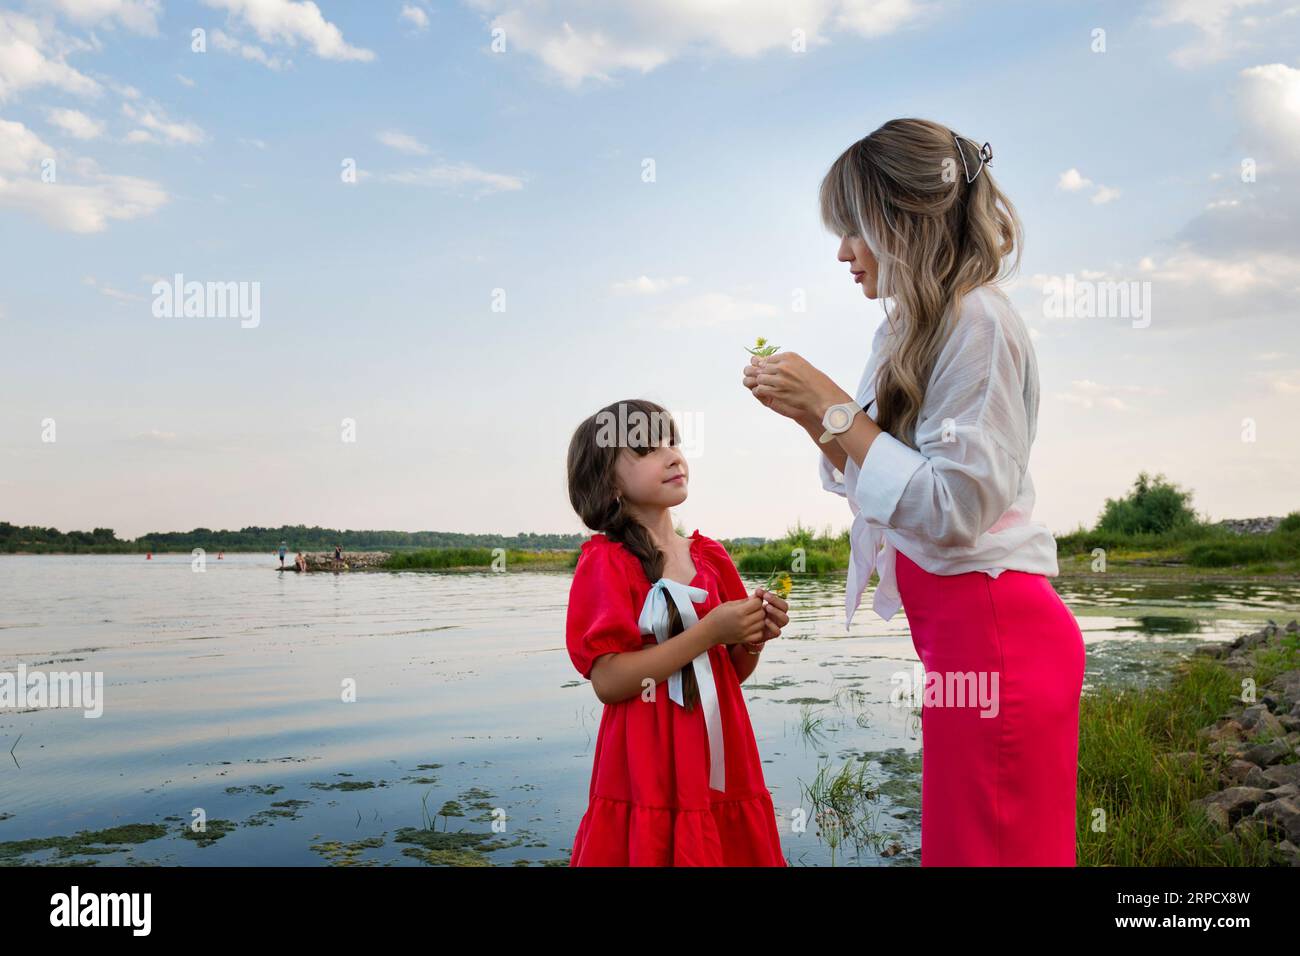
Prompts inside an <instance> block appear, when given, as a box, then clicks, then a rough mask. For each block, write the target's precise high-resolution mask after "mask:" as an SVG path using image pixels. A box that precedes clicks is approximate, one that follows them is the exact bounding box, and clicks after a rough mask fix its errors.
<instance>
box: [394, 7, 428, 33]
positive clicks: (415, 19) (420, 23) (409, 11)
mask: <svg viewBox="0 0 1300 956" xmlns="http://www.w3.org/2000/svg"><path fill="white" fill-rule="evenodd" d="M401 18H402V19H403V20H405V21H407V22H408V23H410V24H412V25H413V26H414V27H415V29H417V30H427V29H429V15H428V14H427V13H425V12H424V11H423V10H421V9H420V8H419V7H417V6H415V5H414V4H411V3H404V4H402V13H401Z"/></svg>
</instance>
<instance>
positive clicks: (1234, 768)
mask: <svg viewBox="0 0 1300 956" xmlns="http://www.w3.org/2000/svg"><path fill="white" fill-rule="evenodd" d="M1298 628H1300V625H1297V623H1296V622H1295V621H1291V622H1290V623H1289V624H1287V625H1286V627H1285V628H1280V627H1278V625H1276V624H1274V623H1273V622H1272V621H1270V622H1269V623H1268V626H1267V627H1264V628H1261V629H1260V630H1258V631H1255V632H1254V633H1252V634H1243V635H1242V636H1241V637H1239V638H1237V639H1236V640H1235V641H1232V642H1230V643H1226V644H1210V645H1207V646H1205V647H1202V648H1199V649H1198V650H1197V652H1196V653H1197V654H1204V655H1207V656H1209V657H1214V658H1217V659H1219V660H1220V661H1222V663H1223V664H1224V665H1225V666H1226V667H1228V668H1230V669H1232V670H1234V671H1238V672H1240V674H1241V676H1242V677H1243V678H1246V677H1249V676H1251V672H1252V671H1253V670H1254V669H1255V664H1254V661H1253V655H1254V652H1255V651H1258V650H1261V649H1265V648H1268V647H1270V646H1273V645H1276V644H1279V643H1280V642H1281V639H1282V636H1283V635H1287V636H1292V637H1293V636H1294V635H1295V633H1296V631H1297V629H1298ZM1256 696H1257V701H1256V702H1254V703H1245V702H1243V703H1242V704H1241V705H1240V706H1238V707H1234V708H1232V710H1231V711H1230V712H1229V713H1228V714H1226V715H1225V716H1223V717H1222V718H1220V719H1219V720H1218V721H1217V722H1216V723H1215V724H1214V726H1212V727H1205V728H1202V729H1201V730H1200V731H1199V735H1200V736H1201V737H1202V738H1204V739H1205V740H1206V741H1207V744H1208V746H1207V750H1208V752H1209V753H1211V754H1213V755H1216V756H1218V757H1219V758H1220V764H1221V778H1220V780H1221V783H1222V784H1224V787H1223V789H1221V790H1219V791H1217V792H1215V793H1211V794H1209V795H1208V796H1205V797H1201V798H1200V799H1199V800H1197V801H1196V803H1197V804H1199V805H1200V806H1201V807H1203V808H1204V810H1205V814H1206V816H1207V817H1208V818H1209V819H1210V821H1211V822H1213V823H1214V824H1216V825H1217V826H1218V827H1219V829H1221V830H1222V831H1223V832H1224V833H1225V834H1227V833H1240V832H1241V831H1242V830H1243V829H1253V830H1255V831H1256V832H1258V833H1260V834H1262V835H1264V836H1265V837H1266V838H1267V839H1268V840H1270V841H1271V842H1273V843H1274V844H1275V845H1276V847H1277V849H1278V851H1279V853H1280V855H1281V856H1282V857H1283V858H1284V859H1286V860H1287V861H1289V862H1290V864H1291V865H1292V866H1300V763H1298V762H1296V758H1297V757H1300V668H1295V669H1292V670H1289V671H1284V672H1282V673H1281V674H1278V675H1277V676H1276V677H1274V678H1273V679H1272V680H1271V681H1269V682H1268V683H1267V684H1266V685H1265V686H1263V687H1260V688H1257V690H1256ZM1179 756H1180V757H1182V758H1184V759H1189V760H1197V759H1200V758H1199V757H1198V756H1197V755H1196V754H1194V753H1187V754H1180V755H1179Z"/></svg>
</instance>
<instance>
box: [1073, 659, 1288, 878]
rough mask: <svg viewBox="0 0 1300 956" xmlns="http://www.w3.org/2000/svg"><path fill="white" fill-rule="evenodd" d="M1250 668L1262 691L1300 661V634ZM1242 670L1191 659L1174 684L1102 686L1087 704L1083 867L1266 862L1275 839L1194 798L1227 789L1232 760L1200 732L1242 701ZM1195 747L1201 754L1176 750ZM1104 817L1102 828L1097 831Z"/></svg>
mask: <svg viewBox="0 0 1300 956" xmlns="http://www.w3.org/2000/svg"><path fill="white" fill-rule="evenodd" d="M1275 644H1276V646H1275V647H1273V648H1270V649H1266V650H1261V651H1257V652H1256V654H1255V666H1254V667H1253V668H1252V669H1251V670H1250V671H1249V676H1250V677H1253V678H1254V679H1255V681H1256V684H1257V686H1258V687H1260V688H1262V687H1263V686H1264V685H1265V684H1266V683H1267V682H1268V681H1270V680H1272V678H1273V677H1274V676H1276V675H1277V674H1278V673H1280V672H1282V671H1284V670H1289V669H1292V668H1295V667H1297V666H1300V639H1297V636H1296V635H1294V634H1289V635H1286V636H1285V637H1282V638H1281V640H1280V641H1278V640H1276V639H1275ZM1240 695H1241V675H1240V674H1238V673H1236V672H1234V671H1232V670H1230V669H1229V668H1227V667H1226V666H1224V665H1223V664H1222V663H1221V662H1219V661H1217V660H1212V659H1207V658H1203V657H1193V658H1191V659H1190V660H1188V661H1186V662H1185V663H1184V664H1183V665H1182V666H1181V667H1180V668H1179V670H1178V671H1177V672H1176V673H1175V675H1174V677H1173V679H1172V680H1171V681H1170V682H1169V684H1168V686H1166V687H1148V688H1143V689H1139V690H1133V689H1119V688H1114V689H1112V688H1105V687H1102V688H1100V689H1098V690H1096V691H1094V692H1091V693H1089V694H1088V695H1086V696H1085V697H1084V698H1083V699H1082V701H1081V702H1080V714H1079V799H1078V813H1079V817H1078V847H1079V865H1080V866H1259V865H1265V864H1267V863H1269V862H1274V861H1271V860H1270V855H1271V852H1272V851H1271V849H1270V842H1269V841H1267V840H1263V839H1260V838H1258V837H1255V836H1252V835H1250V834H1249V833H1247V834H1246V835H1245V836H1241V837H1233V838H1226V837H1225V836H1224V835H1223V834H1221V833H1220V832H1219V831H1218V830H1217V829H1216V828H1215V827H1214V826H1213V825H1212V824H1211V823H1210V822H1209V821H1208V820H1206V819H1205V817H1204V814H1202V813H1201V812H1200V809H1199V808H1197V807H1193V806H1192V801H1193V800H1195V799H1197V798H1198V797H1202V796H1205V795H1206V794H1209V793H1212V792H1214V791H1217V790H1219V789H1221V787H1222V786H1223V784H1222V782H1221V780H1220V773H1221V771H1222V769H1223V768H1225V767H1226V765H1227V763H1228V762H1229V761H1228V759H1227V758H1226V757H1223V756H1221V755H1218V754H1216V753H1214V752H1213V751H1212V750H1210V749H1209V747H1208V742H1207V741H1205V740H1204V739H1203V738H1200V737H1198V736H1197V733H1196V732H1197V731H1198V730H1199V729H1201V728H1202V727H1208V726H1210V725H1212V724H1214V723H1215V721H1217V720H1218V719H1219V718H1220V717H1222V716H1224V715H1225V714H1227V713H1228V712H1229V711H1230V710H1232V709H1233V707H1234V705H1236V706H1238V707H1239V706H1241V701H1240ZM1187 752H1192V753H1195V754H1197V755H1198V759H1197V760H1196V761H1190V760H1189V761H1186V762H1184V761H1182V760H1180V759H1177V758H1176V757H1175V756H1174V755H1176V754H1179V753H1187ZM1098 823H1104V830H1099V829H1095V828H1094V827H1095V826H1096V825H1097V824H1098Z"/></svg>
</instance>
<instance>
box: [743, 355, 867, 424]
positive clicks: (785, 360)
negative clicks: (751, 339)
mask: <svg viewBox="0 0 1300 956" xmlns="http://www.w3.org/2000/svg"><path fill="white" fill-rule="evenodd" d="M742 382H743V383H744V385H745V387H746V388H748V389H749V390H750V391H751V392H752V393H753V395H754V397H755V398H756V399H758V400H759V401H760V402H762V403H763V404H764V405H766V406H767V407H768V408H770V409H772V411H774V412H776V413H777V414H778V415H784V416H785V417H786V418H790V419H793V420H794V421H796V422H803V421H808V420H811V419H816V420H817V421H818V422H819V423H820V422H821V418H822V415H823V414H825V412H826V409H827V407H828V406H830V405H834V404H836V403H837V402H849V401H852V400H853V396H851V395H849V394H847V393H846V392H845V391H844V390H843V389H842V388H840V387H839V386H838V385H836V384H835V383H834V382H833V381H831V379H830V377H829V376H827V375H826V374H825V373H824V372H822V371H821V370H820V369H817V368H814V367H813V366H812V365H811V364H809V362H808V360H807V359H805V358H804V357H803V356H802V355H800V354H798V353H797V352H778V353H777V354H775V355H767V356H763V355H754V356H751V357H750V359H749V364H748V365H746V366H745V369H744V375H743V378H742Z"/></svg>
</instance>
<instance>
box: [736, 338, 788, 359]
mask: <svg viewBox="0 0 1300 956" xmlns="http://www.w3.org/2000/svg"><path fill="white" fill-rule="evenodd" d="M780 347H781V346H779V345H768V344H767V339H765V338H763V336H761V335H760V336H759V337H758V339H757V340H756V341H755V342H754V347H753V348H752V349H751V348H749V347H748V346H746V347H745V351H746V352H748V353H749V354H750V355H771V354H772V353H773V352H775V351H776V350H777V349H779V348H780Z"/></svg>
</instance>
